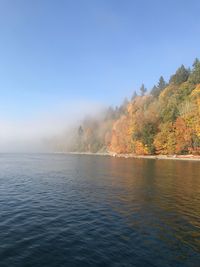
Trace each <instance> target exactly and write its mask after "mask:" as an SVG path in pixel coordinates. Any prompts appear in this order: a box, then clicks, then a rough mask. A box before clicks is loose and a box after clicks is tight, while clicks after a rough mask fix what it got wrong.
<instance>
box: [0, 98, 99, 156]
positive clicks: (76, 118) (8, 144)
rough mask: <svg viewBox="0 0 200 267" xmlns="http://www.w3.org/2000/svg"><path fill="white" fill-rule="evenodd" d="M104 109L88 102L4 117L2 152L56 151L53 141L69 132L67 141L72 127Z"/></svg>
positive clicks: (0, 122)
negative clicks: (17, 116)
mask: <svg viewBox="0 0 200 267" xmlns="http://www.w3.org/2000/svg"><path fill="white" fill-rule="evenodd" d="M101 110H103V106H102V105H100V104H98V103H90V102H85V101H84V102H76V103H68V104H66V105H63V106H62V107H61V106H57V107H54V108H53V110H43V111H40V112H38V113H37V114H34V115H32V116H31V118H27V116H24V117H25V118H23V119H22V118H15V116H13V117H12V116H10V117H9V118H5V117H4V118H3V117H0V152H1V153H4V152H14V153H15V152H52V151H53V148H52V146H51V140H53V139H54V138H59V136H64V135H65V137H66V142H67V132H68V131H69V130H70V129H71V128H73V127H78V125H79V123H80V122H81V120H82V119H83V118H84V117H85V116H87V115H90V116H91V115H92V116H96V115H98V114H99V113H100V111H101ZM13 115H14V114H13Z"/></svg>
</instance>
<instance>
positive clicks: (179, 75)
mask: <svg viewBox="0 0 200 267" xmlns="http://www.w3.org/2000/svg"><path fill="white" fill-rule="evenodd" d="M189 75H190V71H189V69H186V68H185V67H184V65H181V67H180V68H178V69H177V71H176V73H175V74H174V75H172V76H171V78H170V80H169V82H170V83H173V84H181V83H184V82H186V81H187V79H188V77H189Z"/></svg>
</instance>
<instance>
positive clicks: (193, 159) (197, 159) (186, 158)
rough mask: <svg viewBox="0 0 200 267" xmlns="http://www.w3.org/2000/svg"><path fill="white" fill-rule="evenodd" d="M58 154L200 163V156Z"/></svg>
mask: <svg viewBox="0 0 200 267" xmlns="http://www.w3.org/2000/svg"><path fill="white" fill-rule="evenodd" d="M55 153H57V154H72V155H92V156H109V157H114V158H126V159H128V158H134V159H157V160H187V161H200V156H195V155H134V154H117V153H100V152H99V153H98V152H97V153H92V152H55Z"/></svg>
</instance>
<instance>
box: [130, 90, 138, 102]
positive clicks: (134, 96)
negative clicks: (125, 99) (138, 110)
mask: <svg viewBox="0 0 200 267" xmlns="http://www.w3.org/2000/svg"><path fill="white" fill-rule="evenodd" d="M137 96H138V95H137V92H136V91H134V93H133V96H132V98H131V100H132V101H133V100H135V98H136V97H137Z"/></svg>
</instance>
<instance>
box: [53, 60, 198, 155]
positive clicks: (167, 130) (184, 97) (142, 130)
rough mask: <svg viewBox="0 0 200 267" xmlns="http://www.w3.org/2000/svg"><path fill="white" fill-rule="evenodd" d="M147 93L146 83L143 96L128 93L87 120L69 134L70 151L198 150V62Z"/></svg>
mask: <svg viewBox="0 0 200 267" xmlns="http://www.w3.org/2000/svg"><path fill="white" fill-rule="evenodd" d="M146 92H147V89H146V88H145V86H144V84H142V86H141V88H140V94H141V95H140V96H138V95H137V93H136V92H134V94H133V97H132V99H131V101H128V100H127V99H126V98H125V100H124V102H123V103H122V105H121V106H119V107H116V108H113V107H109V108H108V109H107V110H105V112H104V113H103V114H101V116H99V118H98V119H97V118H91V117H90V118H87V119H85V120H84V121H83V122H82V123H81V126H79V127H78V128H77V129H76V130H75V134H74V137H73V138H71V139H70V140H71V143H70V151H80V152H93V153H95V152H99V151H112V152H115V153H136V154H139V155H140V154H142V155H146V154H154V153H156V154H181V153H200V61H199V60H198V59H196V60H195V62H194V64H193V69H192V71H191V73H190V71H189V69H186V68H185V67H184V66H183V65H182V66H181V67H180V68H179V69H178V70H177V71H176V73H175V74H174V75H172V76H171V79H170V81H169V84H167V83H166V82H165V80H164V78H163V77H162V76H161V77H160V79H159V81H158V83H157V85H156V86H154V87H153V89H152V90H151V94H149V95H148V94H146ZM57 143H58V142H57ZM59 146H60V143H59ZM65 147H66V145H64V146H63V147H62V151H63V150H64V149H65Z"/></svg>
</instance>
